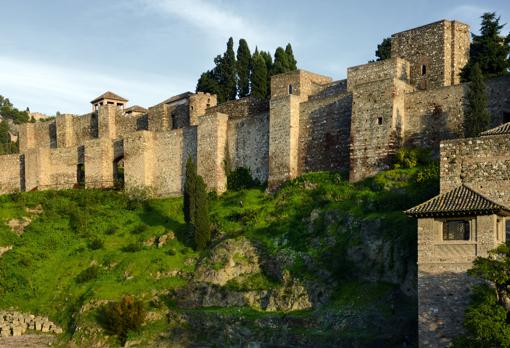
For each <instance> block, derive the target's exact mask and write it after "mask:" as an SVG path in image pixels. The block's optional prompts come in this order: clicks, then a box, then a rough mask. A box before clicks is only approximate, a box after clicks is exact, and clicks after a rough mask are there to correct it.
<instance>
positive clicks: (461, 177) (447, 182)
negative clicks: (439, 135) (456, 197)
mask: <svg viewBox="0 0 510 348" xmlns="http://www.w3.org/2000/svg"><path fill="white" fill-rule="evenodd" d="M440 170H441V173H440V175H441V192H447V191H450V190H452V189H454V188H455V187H457V186H459V185H462V184H463V183H466V184H470V185H472V186H473V187H474V188H475V189H477V190H479V191H481V192H484V193H486V194H487V195H489V196H490V197H492V198H493V199H497V200H498V201H500V202H501V203H503V204H507V205H510V141H509V139H508V134H503V135H493V136H483V137H479V138H466V139H455V140H448V141H444V142H441V161H440Z"/></svg>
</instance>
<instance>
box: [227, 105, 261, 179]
mask: <svg viewBox="0 0 510 348" xmlns="http://www.w3.org/2000/svg"><path fill="white" fill-rule="evenodd" d="M227 145H228V153H227V154H226V156H228V159H229V160H230V164H231V166H232V168H234V169H235V168H239V167H244V168H248V169H249V170H250V172H251V174H252V176H253V177H254V178H257V179H259V180H260V181H261V182H265V181H267V180H268V176H269V171H268V167H269V164H268V161H269V157H268V154H269V113H268V112H263V113H259V114H255V115H252V116H250V117H245V118H236V117H233V118H230V114H229V120H228V134H227Z"/></svg>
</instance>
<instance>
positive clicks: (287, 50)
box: [285, 43, 297, 71]
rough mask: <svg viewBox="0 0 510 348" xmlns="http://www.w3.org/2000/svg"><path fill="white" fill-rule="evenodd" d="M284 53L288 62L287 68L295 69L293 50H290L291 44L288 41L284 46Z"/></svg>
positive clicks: (295, 62)
mask: <svg viewBox="0 0 510 348" xmlns="http://www.w3.org/2000/svg"><path fill="white" fill-rule="evenodd" d="M285 54H286V55H287V61H288V62H289V70H290V71H293V70H297V61H296V58H294V52H293V51H292V46H291V45H290V43H288V44H287V46H286V47H285Z"/></svg>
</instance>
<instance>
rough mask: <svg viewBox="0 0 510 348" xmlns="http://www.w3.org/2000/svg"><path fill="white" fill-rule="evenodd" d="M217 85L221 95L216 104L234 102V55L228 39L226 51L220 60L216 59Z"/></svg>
mask: <svg viewBox="0 0 510 348" xmlns="http://www.w3.org/2000/svg"><path fill="white" fill-rule="evenodd" d="M216 68H217V74H218V83H219V86H220V90H221V94H220V95H218V102H225V101H227V100H234V99H236V96H237V79H236V54H235V53H234V40H233V39H232V38H229V39H228V42H227V50H226V51H225V53H224V54H223V57H221V59H216Z"/></svg>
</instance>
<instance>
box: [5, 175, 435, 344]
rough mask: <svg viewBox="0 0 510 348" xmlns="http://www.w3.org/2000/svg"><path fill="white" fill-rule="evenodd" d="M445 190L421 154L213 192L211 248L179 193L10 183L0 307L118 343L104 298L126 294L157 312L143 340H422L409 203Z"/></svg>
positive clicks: (73, 336)
mask: <svg viewBox="0 0 510 348" xmlns="http://www.w3.org/2000/svg"><path fill="white" fill-rule="evenodd" d="M436 190H437V177H435V176H434V175H433V174H432V175H431V173H430V171H429V170H428V169H426V168H425V169H424V168H418V169H417V168H415V169H406V170H392V171H387V172H384V173H381V174H378V175H377V176H376V177H374V178H371V179H369V180H365V181H363V182H361V183H358V184H354V185H353V184H350V183H348V182H346V181H345V180H343V179H342V177H341V176H340V175H339V174H333V173H313V174H307V175H305V176H303V177H300V178H298V179H296V180H293V181H291V182H288V183H286V184H285V185H284V186H283V187H282V188H281V189H280V190H279V191H278V192H277V193H275V194H273V195H271V194H267V193H265V192H263V191H261V190H258V189H252V190H244V191H240V192H228V193H226V194H224V195H222V196H221V197H214V196H211V209H210V211H211V218H212V221H213V225H214V231H213V232H214V233H213V234H214V239H213V242H212V245H211V248H210V249H209V250H208V251H207V252H204V253H202V254H198V253H197V252H195V251H194V250H193V249H192V245H191V243H190V240H191V238H190V230H189V227H188V226H187V225H185V224H184V221H183V217H182V212H181V210H182V200H181V199H180V198H168V199H155V200H145V199H144V198H143V195H142V194H139V195H138V196H136V195H135V196H134V197H133V196H132V197H131V198H130V197H128V196H127V195H124V194H122V193H119V192H115V191H98V190H76V191H46V192H31V193H22V194H15V195H8V196H2V197H0V221H3V222H4V223H0V248H1V247H6V246H12V250H9V251H6V252H5V253H4V254H3V255H2V256H0V308H1V309H8V308H14V309H17V310H20V311H23V312H27V313H33V314H42V315H46V316H48V317H50V319H51V320H53V321H55V322H57V323H59V324H60V325H62V326H63V327H64V328H65V329H66V334H65V335H64V336H63V337H61V338H60V341H61V343H62V344H63V345H67V344H69V341H71V342H74V343H76V344H78V345H87V346H92V345H96V346H102V345H104V346H108V345H113V344H115V342H116V340H115V338H113V337H108V336H105V335H104V331H103V329H102V327H101V325H100V324H99V323H100V322H101V318H100V313H101V311H100V310H99V309H100V308H101V306H102V305H104V304H105V303H107V302H108V301H111V300H118V299H119V298H120V297H121V296H122V295H124V294H132V295H135V296H137V297H139V298H141V299H143V300H144V302H145V304H146V308H147V310H148V313H149V314H148V318H147V324H146V325H145V326H144V328H143V330H142V331H141V332H139V333H133V334H132V335H131V336H130V337H129V340H130V341H132V342H133V344H135V343H139V344H140V346H146V345H156V344H160V345H163V346H165V345H168V346H173V345H176V344H182V345H184V346H186V345H189V344H193V343H200V342H202V343H206V344H208V345H214V344H221V345H225V344H229V345H233V346H235V345H239V343H240V342H241V343H242V342H244V343H247V342H259V343H262V344H273V345H289V344H290V345H292V346H310V345H317V344H320V345H322V346H345V347H348V346H351V345H354V344H360V343H362V344H365V345H370V344H373V345H375V346H377V345H380V344H402V342H404V341H408V342H413V341H414V340H415V335H416V307H415V306H416V305H415V302H416V299H415V297H414V296H415V290H416V289H415V288H414V286H415V284H414V282H415V277H416V266H415V263H416V240H415V238H416V237H415V234H416V232H415V223H414V221H413V220H411V219H408V218H406V217H405V216H404V215H403V214H402V213H401V211H402V210H403V209H406V208H409V207H410V206H412V205H414V204H416V203H418V202H421V201H423V200H425V199H427V198H428V197H430V196H432V195H434V194H435V193H436ZM197 332H201V334H200V335H197V334H196V333H197Z"/></svg>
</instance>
